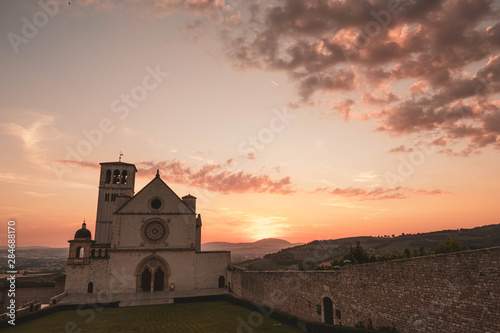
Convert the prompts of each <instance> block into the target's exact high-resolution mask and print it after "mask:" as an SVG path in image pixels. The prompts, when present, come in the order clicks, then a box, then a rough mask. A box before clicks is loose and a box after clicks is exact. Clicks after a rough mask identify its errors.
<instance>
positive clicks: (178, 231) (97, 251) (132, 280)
mask: <svg viewBox="0 0 500 333" xmlns="http://www.w3.org/2000/svg"><path fill="white" fill-rule="evenodd" d="M136 172H137V169H136V167H135V165H134V164H129V163H123V162H109V163H101V173H100V180H99V194H98V200H97V219H96V228H95V238H94V240H92V235H91V232H90V231H89V230H88V229H87V228H86V224H85V223H83V225H82V228H81V229H79V230H77V231H76V233H75V237H74V239H72V240H70V241H69V243H70V245H69V256H68V267H67V270H66V275H67V276H66V293H67V294H68V295H71V294H85V293H105V294H119V293H145V292H154V291H167V290H170V289H175V290H195V289H209V288H225V287H226V280H227V266H228V265H229V263H230V256H231V254H230V252H223V251H218V252H201V227H202V224H201V216H200V215H199V214H197V213H196V198H195V197H194V196H192V195H187V196H184V197H183V198H182V199H181V198H179V197H178V196H177V195H176V194H175V193H174V192H173V191H172V190H171V189H170V188H169V187H168V186H167V184H165V183H164V182H163V180H162V179H161V178H160V175H159V173H158V172H157V174H156V177H155V178H154V179H153V180H152V181H151V182H150V183H149V184H147V185H146V186H145V187H144V188H143V189H142V190H140V191H139V192H138V193H137V194H135V195H134V184H135V175H136Z"/></svg>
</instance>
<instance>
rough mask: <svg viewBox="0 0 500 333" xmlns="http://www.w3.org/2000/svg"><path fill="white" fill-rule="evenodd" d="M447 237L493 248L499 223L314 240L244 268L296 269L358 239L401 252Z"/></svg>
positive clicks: (338, 253) (339, 252)
mask: <svg viewBox="0 0 500 333" xmlns="http://www.w3.org/2000/svg"><path fill="white" fill-rule="evenodd" d="M448 238H455V239H457V240H458V241H459V242H460V243H461V244H462V245H463V246H466V247H467V248H470V247H471V246H472V247H490V246H500V224H493V225H487V226H483V227H477V228H473V229H456V230H443V231H436V232H429V233H418V234H407V235H405V234H402V235H400V236H396V237H371V236H361V237H349V238H342V239H336V240H324V241H313V242H311V243H308V244H305V245H301V246H295V247H292V248H288V249H283V250H280V251H278V252H277V253H273V254H268V255H265V256H264V258H262V259H256V260H249V261H246V262H244V263H242V264H240V266H241V267H244V268H247V269H253V270H280V269H293V268H296V267H297V265H298V264H299V263H300V264H302V265H303V266H304V267H308V266H313V265H317V264H321V263H323V262H328V261H330V260H332V259H338V258H340V257H342V256H343V255H344V254H346V253H347V252H348V251H349V248H350V246H351V245H355V244H356V241H359V242H360V243H361V246H363V247H364V248H365V249H366V250H368V252H370V254H375V255H378V254H383V253H391V252H399V253H402V252H403V251H404V249H405V248H408V249H410V250H412V251H413V249H418V248H420V247H424V248H425V249H426V250H427V251H431V250H432V249H434V248H435V247H436V246H437V245H438V244H440V243H442V242H444V241H445V240H446V239H448Z"/></svg>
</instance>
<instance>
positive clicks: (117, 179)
mask: <svg viewBox="0 0 500 333" xmlns="http://www.w3.org/2000/svg"><path fill="white" fill-rule="evenodd" d="M113 184H120V170H115V171H114V172H113Z"/></svg>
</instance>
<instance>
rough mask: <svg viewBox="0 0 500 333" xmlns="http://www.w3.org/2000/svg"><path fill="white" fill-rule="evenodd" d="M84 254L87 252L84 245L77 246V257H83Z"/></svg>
mask: <svg viewBox="0 0 500 333" xmlns="http://www.w3.org/2000/svg"><path fill="white" fill-rule="evenodd" d="M84 254H85V250H84V249H83V247H81V246H79V247H77V249H76V257H77V258H83V256H84Z"/></svg>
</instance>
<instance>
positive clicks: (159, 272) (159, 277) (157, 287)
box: [154, 267, 165, 291]
mask: <svg viewBox="0 0 500 333" xmlns="http://www.w3.org/2000/svg"><path fill="white" fill-rule="evenodd" d="M164 279H165V273H163V269H161V268H160V267H158V268H157V269H156V272H155V280H154V291H162V290H163V285H164Z"/></svg>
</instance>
